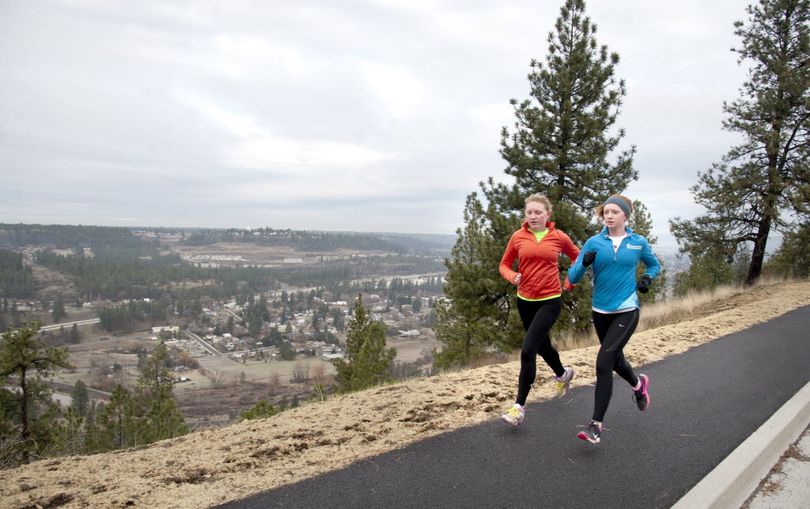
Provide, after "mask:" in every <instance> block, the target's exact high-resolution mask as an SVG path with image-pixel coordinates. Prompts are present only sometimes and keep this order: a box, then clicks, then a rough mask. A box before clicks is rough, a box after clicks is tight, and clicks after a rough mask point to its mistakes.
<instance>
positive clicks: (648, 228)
mask: <svg viewBox="0 0 810 509" xmlns="http://www.w3.org/2000/svg"><path fill="white" fill-rule="evenodd" d="M628 222H629V226H630V228H632V230H633V233H637V234H639V235H641V236H643V237H644V238H646V239H647V242H649V243H650V247H652V249H653V252H655V245H656V244H657V243H658V238H657V237H655V236H654V235H653V234H652V216H651V215H650V212H649V211H648V210H647V207H646V206H645V205H644V204H643V203H641V201H639V200H633V213H632V214H630V218H629V221H628ZM657 258H658V263H660V264H661V267H662V269H661V272H660V273H659V274H658V276H657V277H656V278H655V280H654V281H653V284H652V285H650V289H649V291H648V292H647V293H639V294H638V297H639V301H641V303H642V304H646V303H650V302H655V301H656V300H658V297H659V296H661V295H663V294H664V290H665V289H666V282H667V273H666V269H664V268H663V267H664V262H663V260H661V257H660V256H658V257H657ZM644 271H645V268H644V266H643V265H641V264H640V265H639V266H638V268H637V269H636V280H638V279H639V278H640V277H641V276H642V275H643V274H644Z"/></svg>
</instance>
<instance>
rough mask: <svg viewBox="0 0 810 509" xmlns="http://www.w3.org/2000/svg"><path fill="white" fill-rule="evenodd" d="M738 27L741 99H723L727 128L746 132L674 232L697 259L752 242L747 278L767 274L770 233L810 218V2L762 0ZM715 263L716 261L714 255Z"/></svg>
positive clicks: (701, 179) (703, 180)
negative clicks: (694, 212) (743, 68)
mask: <svg viewBox="0 0 810 509" xmlns="http://www.w3.org/2000/svg"><path fill="white" fill-rule="evenodd" d="M746 13H747V14H748V16H749V18H748V21H747V22H742V21H738V22H736V23H735V24H734V26H735V32H734V33H735V34H736V35H737V36H739V37H740V39H741V44H740V47H739V48H736V49H735V50H734V51H736V53H737V54H738V55H739V58H740V62H745V63H746V64H748V65H749V66H750V68H749V71H748V78H747V80H746V81H745V82H744V83H743V85H742V87H741V89H740V98H739V99H737V100H736V101H734V102H732V103H730V104H728V103H726V104H724V107H723V109H724V111H725V112H726V114H727V118H726V120H725V121H724V122H723V127H724V129H725V130H728V131H731V132H736V133H739V134H741V135H742V138H743V141H742V143H741V144H739V145H737V146H735V147H732V148H731V149H730V150H729V152H728V153H726V155H725V156H724V157H723V158H722V160H721V162H720V163H715V164H714V165H712V167H711V168H710V169H709V170H708V171H707V172H705V173H699V174H698V183H697V184H696V185H694V186H693V187H692V188H691V190H692V194H693V196H694V198H695V202H696V203H698V204H699V205H702V206H703V207H705V208H706V211H707V212H706V213H705V214H704V215H702V216H699V217H697V218H695V219H694V220H682V219H680V218H675V219H674V220H671V221H670V229H671V230H672V233H673V235H675V237H676V238H677V239H678V243H679V244H680V246H681V250H682V251H684V252H687V253H689V254H690V256H691V258H692V263H695V262H696V261H697V260H700V259H701V258H702V255H703V254H704V253H706V252H709V251H712V250H714V251H719V254H720V255H721V256H722V257H729V256H730V257H734V255H735V253H736V252H737V251H738V250H739V249H740V248H741V246H743V245H746V244H747V245H748V246H751V247H752V250H751V255H750V256H751V257H750V261H749V263H748V269H747V274H746V276H745V282H746V283H747V284H753V283H754V282H755V281H756V280H757V279H758V278H759V276H760V274H761V272H762V266H763V262H764V259H765V248H766V246H767V243H768V240H769V238H770V235H771V231H772V230H776V231H783V232H789V231H795V229H796V226H795V224H794V221H795V219H796V218H802V217H804V219H805V220H806V219H807V217H810V209H808V205H807V204H808V203H810V165H808V146H809V144H810V138H809V137H808V134H809V133H810V113H809V112H808V105H810V93H808V88H810V65H809V64H808V62H810V1H808V0H761V1H760V2H759V3H758V4H756V5H749V6H748V8H747V9H746ZM715 263H716V260H715Z"/></svg>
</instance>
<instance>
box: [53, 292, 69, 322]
mask: <svg viewBox="0 0 810 509" xmlns="http://www.w3.org/2000/svg"><path fill="white" fill-rule="evenodd" d="M66 316H67V313H65V303H64V301H63V300H62V296H61V295H59V296H57V297H56V300H55V301H53V309H52V310H51V318H52V319H53V323H57V322H59V320H61V319H62V318H64V317H66Z"/></svg>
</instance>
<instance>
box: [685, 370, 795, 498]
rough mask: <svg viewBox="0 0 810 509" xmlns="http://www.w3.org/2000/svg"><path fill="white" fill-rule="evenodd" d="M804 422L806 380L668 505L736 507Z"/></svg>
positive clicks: (755, 486)
mask: <svg viewBox="0 0 810 509" xmlns="http://www.w3.org/2000/svg"><path fill="white" fill-rule="evenodd" d="M808 424H810V382H808V383H807V384H805V386H804V387H802V388H801V389H800V390H799V391H798V392H797V393H796V394H795V395H794V396H793V397H792V398H790V400H788V401H787V402H786V403H785V404H784V405H782V407H781V408H780V409H779V410H777V411H776V412H775V413H774V414H773V416H771V418H770V419H768V420H767V421H765V423H764V424H763V425H762V426H760V427H759V429H757V430H756V431H755V432H754V433H752V434H751V436H750V437H748V438H747V439H746V440H745V441H744V442H743V443H741V444H740V445H739V446H738V447H737V448H736V449H734V451H732V452H731V454H729V455H728V457H727V458H726V459H724V460H723V461H722V462H721V463H720V464H719V465H717V467H715V468H714V470H712V471H711V472H709V474H708V475H706V477H704V478H703V479H702V480H701V481H700V482H699V483H697V484H696V485H695V486H694V487H693V488H692V489H691V490H689V492H687V493H686V494H685V495H684V496H683V497H682V498H681V499H680V500H678V502H676V503H675V505H673V506H672V509H694V508H695V507H706V508H712V509H726V508H729V509H731V508H733V509H739V507H740V506H741V505H742V504H743V503H744V502H745V501H746V500H747V499H748V497H749V496H750V495H751V493H753V492H754V490H755V489H756V488H757V486H758V485H759V482H760V481H761V480H762V479H763V478H765V476H766V475H767V474H768V472H769V471H770V470H771V468H772V467H773V465H775V464H776V462H777V461H778V460H779V458H780V457H781V456H782V454H783V453H784V452H785V450H786V449H787V448H788V447H789V446H790V444H792V443H793V442H794V441H796V439H797V438H798V437H799V435H800V434H801V433H802V432H803V431H804V429H805V428H806V427H807V425H808Z"/></svg>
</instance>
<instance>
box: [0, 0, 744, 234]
mask: <svg viewBox="0 0 810 509" xmlns="http://www.w3.org/2000/svg"><path fill="white" fill-rule="evenodd" d="M558 8H559V6H558V5H553V7H552V6H551V4H548V3H543V2H528V1H520V0H510V1H506V2H498V3H492V2H452V1H447V2H434V1H417V0H408V1H406V0H385V1H375V2H371V1H368V2H363V1H355V2H348V3H340V5H339V6H338V5H337V4H335V3H334V2H323V1H317V0H312V1H308V2H295V3H290V2H259V1H228V2H224V1H213V0H208V1H206V0H199V1H186V2H93V1H90V0H86V1H83V0H64V1H57V0H51V1H40V2H4V3H2V4H0V171H2V183H3V186H2V189H1V190H0V215H1V216H2V217H3V218H4V219H3V220H4V221H14V222H18V221H20V222H45V223H81V224H111V225H132V224H138V225H155V226H211V227H231V226H235V227H244V226H272V227H278V228H286V227H290V228H301V229H314V228H324V229H339V230H358V231H379V230H385V231H410V232H430V233H452V232H453V231H455V229H456V228H457V227H458V226H460V224H461V213H462V209H463V204H464V197H465V195H466V194H468V193H469V192H471V191H474V190H475V189H476V185H477V183H478V182H479V181H480V180H483V179H485V178H487V177H488V176H496V177H498V178H500V176H501V175H502V170H503V167H504V163H503V161H502V160H500V158H499V156H498V148H499V132H500V129H501V127H502V126H504V125H511V123H512V113H511V109H510V107H509V105H508V101H509V99H510V98H518V99H522V98H525V97H526V96H527V95H528V82H527V80H526V75H527V73H528V71H529V67H528V63H529V61H530V60H531V59H532V58H537V59H539V60H543V59H544V57H545V52H546V46H547V43H546V37H547V34H548V32H549V31H550V30H551V29H552V27H553V23H554V20H555V18H556V17H557V13H558ZM588 14H589V15H590V16H591V18H592V20H593V21H594V22H596V23H597V25H598V26H599V31H598V33H597V38H598V41H599V42H600V43H602V44H607V45H608V47H609V48H610V49H611V50H612V51H616V52H618V53H619V54H620V55H621V59H622V60H621V63H620V64H619V66H618V76H619V77H621V78H623V79H625V80H626V82H627V88H628V96H627V98H626V100H625V104H624V107H623V113H622V115H621V117H620V119H619V126H621V127H624V128H625V129H626V131H627V137H626V146H629V145H630V144H634V145H636V146H637V148H638V155H637V159H636V167H637V169H638V170H639V173H640V180H639V181H638V182H636V183H633V184H632V185H631V186H630V188H629V189H628V191H627V192H628V193H629V194H630V195H632V196H633V197H634V198H638V199H641V200H642V201H644V202H645V203H646V204H647V206H648V207H649V209H650V211H651V213H652V216H653V220H654V223H655V233H656V234H657V235H658V237H659V240H660V241H661V242H662V244H672V239H671V238H670V237H669V234H668V231H667V230H668V227H667V219H669V218H671V217H673V216H675V215H681V216H684V217H691V216H693V215H695V214H696V213H697V212H698V211H697V210H696V208H695V206H694V205H693V204H692V202H691V199H690V196H689V193H688V187H689V186H690V185H692V184H693V183H694V182H695V181H696V172H697V171H698V170H704V169H706V168H708V167H709V166H710V164H711V163H712V162H713V161H717V160H718V159H719V158H720V156H721V155H722V154H723V153H724V152H725V151H726V150H727V148H728V147H729V145H730V144H731V143H733V142H734V140H735V138H734V137H733V136H731V135H730V134H728V133H724V132H722V131H721V121H722V119H723V114H722V102H723V101H724V100H732V99H733V98H734V97H735V96H736V94H737V88H738V87H739V85H740V84H741V82H742V80H743V78H744V69H742V68H740V67H739V66H738V65H737V62H736V59H735V55H734V54H732V53H731V52H729V48H730V47H731V46H733V45H735V44H736V42H737V41H736V40H735V38H734V36H733V28H732V23H733V22H734V20H736V19H742V18H743V16H744V12H743V6H742V5H740V4H739V2H735V1H731V0H722V1H719V2H714V3H712V4H711V5H706V4H705V3H703V2H697V1H696V0H689V1H685V2H679V3H677V4H671V3H670V2H667V3H665V2H663V1H660V0H656V1H642V0H619V1H612V2H609V3H607V2H590V3H589V5H588Z"/></svg>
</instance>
